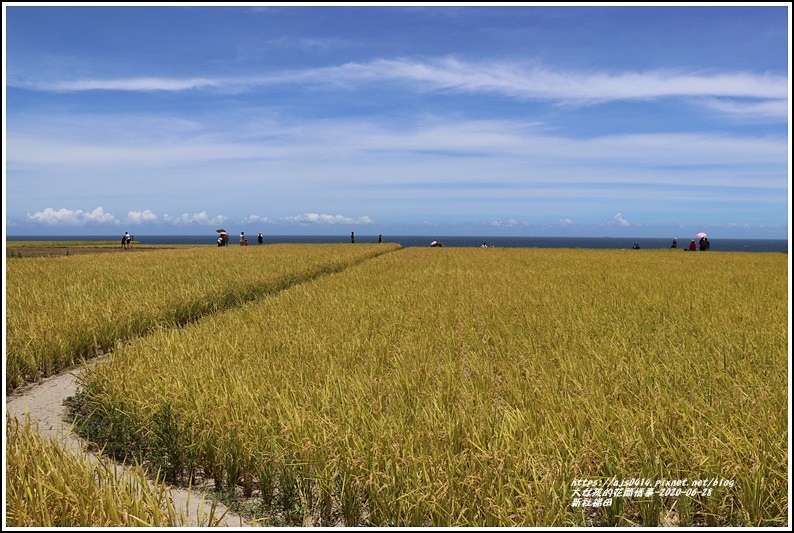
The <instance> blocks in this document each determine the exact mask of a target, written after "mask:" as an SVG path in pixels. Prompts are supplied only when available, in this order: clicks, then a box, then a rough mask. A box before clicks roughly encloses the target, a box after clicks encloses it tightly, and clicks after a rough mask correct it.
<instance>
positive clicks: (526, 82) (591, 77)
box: [9, 58, 789, 118]
mask: <svg viewBox="0 0 794 533" xmlns="http://www.w3.org/2000/svg"><path fill="white" fill-rule="evenodd" d="M12 83H13V82H12ZM378 83H381V84H382V83H409V84H412V85H413V88H414V90H419V91H427V90H430V91H437V90H446V91H454V92H467V93H486V94H501V95H503V96H507V97H511V98H519V99H541V100H551V101H558V102H563V101H574V102H579V103H583V102H603V101H610V100H631V99H647V98H664V97H683V96H696V97H713V98H726V97H728V98H758V99H770V100H772V101H773V102H774V103H772V105H770V106H767V105H765V104H764V103H762V102H760V103H759V104H760V105H761V106H762V107H760V108H758V111H759V112H762V113H770V112H775V113H777V114H776V115H775V116H777V117H778V118H784V117H786V116H787V114H785V113H783V114H782V115H781V114H780V111H781V107H782V104H783V103H785V102H787V99H788V87H789V83H788V77H787V76H785V75H773V74H763V75H759V74H754V73H749V72H727V73H715V74H705V73H698V72H685V71H681V70H654V71H647V72H617V73H612V72H591V71H586V72H577V71H563V70H551V69H548V68H542V67H534V66H533V67H527V66H526V65H525V64H521V63H507V62H490V63H489V62H480V63H476V62H464V61H460V60H458V59H453V58H438V59H431V60H428V61H410V60H406V59H380V60H375V61H372V62H369V63H347V64H344V65H340V66H334V67H326V68H319V69H307V70H295V71H285V72H281V73H276V74H273V75H270V76H257V77H228V78H223V77H219V78H185V79H179V78H151V77H140V78H119V79H85V80H74V81H56V82H50V83H39V84H17V86H20V87H25V88H30V89H37V90H44V91H96V90H116V91H171V92H178V91H186V90H199V89H213V90H225V91H235V92H237V91H248V90H252V89H256V88H259V87H267V86H274V85H292V84H311V85H320V86H330V87H333V88H337V89H338V88H340V87H351V88H352V87H356V88H357V87H358V86H360V85H362V84H378ZM9 85H11V83H10V84H9ZM711 105H713V104H711ZM751 110H752V106H751V107H746V108H745V111H746V112H749V111H751Z"/></svg>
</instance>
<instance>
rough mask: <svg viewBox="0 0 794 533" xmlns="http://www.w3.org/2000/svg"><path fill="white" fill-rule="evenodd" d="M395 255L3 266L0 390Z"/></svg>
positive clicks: (113, 259)
mask: <svg viewBox="0 0 794 533" xmlns="http://www.w3.org/2000/svg"><path fill="white" fill-rule="evenodd" d="M14 244H19V243H14ZM36 245H37V246H41V245H42V243H38V242H37V243H36ZM116 246H118V245H116ZM397 246H398V245H394V244H383V245H380V246H374V245H361V246H355V247H351V246H344V245H316V246H311V247H309V245H268V246H262V247H259V246H256V247H233V246H230V247H224V248H217V247H199V248H184V249H169V250H156V251H145V252H136V253H125V254H123V253H119V254H112V255H106V254H90V255H73V256H61V257H42V258H21V259H9V260H8V261H7V267H6V313H7V319H6V334H7V340H6V386H7V387H8V388H16V387H18V386H19V385H22V384H23V383H25V382H30V381H37V380H38V379H40V378H41V377H46V376H48V375H50V374H52V373H54V372H58V371H60V370H62V369H64V368H66V367H68V366H69V365H71V364H74V363H75V362H76V361H78V360H79V359H80V358H81V357H83V356H88V355H93V354H94V353H96V352H98V351H107V350H109V349H112V348H113V346H114V345H116V344H117V343H118V342H121V341H125V340H128V339H130V338H133V337H136V336H140V335H142V334H144V333H146V332H148V331H151V330H153V329H154V328H157V327H171V326H177V325H183V324H185V323H187V322H190V321H192V320H195V319H197V318H198V317H200V316H202V315H205V314H207V313H211V312H215V311H217V310H219V309H224V308H228V307H234V306H238V305H240V304H241V303H243V302H245V301H248V300H251V299H254V298H258V297H260V296H262V295H263V294H270V293H275V292H277V291H279V290H282V289H283V288H285V287H288V286H289V285H291V284H294V283H298V282H301V281H305V280H307V279H310V278H312V277H314V276H318V275H321V274H324V273H328V272H332V271H336V270H340V269H342V268H345V267H347V266H350V265H351V264H353V263H355V262H358V261H362V260H364V259H366V258H368V257H372V256H374V255H377V254H380V253H384V252H386V251H389V250H394V249H395V248H396V247H397Z"/></svg>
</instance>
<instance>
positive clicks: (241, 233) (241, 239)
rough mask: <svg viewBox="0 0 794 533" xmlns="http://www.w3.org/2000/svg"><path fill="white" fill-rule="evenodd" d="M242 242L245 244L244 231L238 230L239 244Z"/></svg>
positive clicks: (241, 244)
mask: <svg viewBox="0 0 794 533" xmlns="http://www.w3.org/2000/svg"><path fill="white" fill-rule="evenodd" d="M244 244H245V232H244V231H241V232H240V246H243V245H244Z"/></svg>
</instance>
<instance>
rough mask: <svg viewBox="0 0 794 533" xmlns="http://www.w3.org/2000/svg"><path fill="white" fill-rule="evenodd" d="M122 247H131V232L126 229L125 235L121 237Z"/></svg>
mask: <svg viewBox="0 0 794 533" xmlns="http://www.w3.org/2000/svg"><path fill="white" fill-rule="evenodd" d="M121 247H122V248H129V247H130V234H129V233H127V232H126V231H125V232H124V236H123V237H122V238H121Z"/></svg>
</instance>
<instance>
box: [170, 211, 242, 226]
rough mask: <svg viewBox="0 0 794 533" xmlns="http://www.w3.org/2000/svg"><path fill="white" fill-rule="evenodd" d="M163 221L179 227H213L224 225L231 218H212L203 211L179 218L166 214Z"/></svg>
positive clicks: (220, 216)
mask: <svg viewBox="0 0 794 533" xmlns="http://www.w3.org/2000/svg"><path fill="white" fill-rule="evenodd" d="M163 220H164V221H165V222H168V223H169V224H174V225H177V226H185V225H191V224H199V225H203V226H211V225H218V224H223V223H224V222H226V221H227V220H229V217H225V216H223V215H218V216H215V217H212V218H210V216H209V215H207V212H206V211H202V212H201V213H194V214H192V215H189V214H188V213H184V214H183V215H181V216H178V217H172V216H171V215H168V214H166V215H163Z"/></svg>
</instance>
